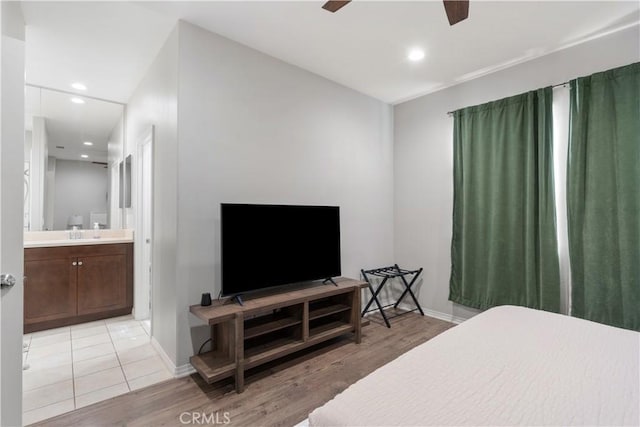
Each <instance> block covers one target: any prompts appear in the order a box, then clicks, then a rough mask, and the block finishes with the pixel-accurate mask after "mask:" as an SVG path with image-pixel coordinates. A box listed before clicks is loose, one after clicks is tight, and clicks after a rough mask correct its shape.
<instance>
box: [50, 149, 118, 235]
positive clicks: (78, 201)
mask: <svg viewBox="0 0 640 427" xmlns="http://www.w3.org/2000/svg"><path fill="white" fill-rule="evenodd" d="M55 171H56V172H55V195H54V202H53V212H54V213H53V229H54V230H65V229H66V228H67V222H68V219H69V216H71V215H76V214H77V215H82V217H83V219H84V229H85V230H86V229H90V228H91V227H92V225H91V224H90V222H89V214H90V213H91V212H107V191H108V188H109V185H108V184H109V179H108V177H107V169H106V168H105V167H104V166H103V165H95V164H93V163H91V162H83V161H79V160H60V159H58V160H56V166H55Z"/></svg>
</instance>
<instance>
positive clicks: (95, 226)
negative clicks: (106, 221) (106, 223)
mask: <svg viewBox="0 0 640 427" xmlns="http://www.w3.org/2000/svg"><path fill="white" fill-rule="evenodd" d="M93 238H94V239H99V238H100V224H99V223H97V222H94V223H93Z"/></svg>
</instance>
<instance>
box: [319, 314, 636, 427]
mask: <svg viewBox="0 0 640 427" xmlns="http://www.w3.org/2000/svg"><path fill="white" fill-rule="evenodd" d="M639 366H640V333H638V332H633V331H628V330H623V329H618V328H613V327H609V326H605V325H601V324H598V323H594V322H589V321H585V320H581V319H576V318H572V317H568V316H562V315H558V314H552V313H547V312H543V311H538V310H531V309H527V308H522V307H512V306H502V307H496V308H493V309H491V310H488V311H485V312H484V313H482V314H479V315H478V316H476V317H474V318H472V319H470V320H468V321H466V322H464V323H463V324H461V325H459V326H456V327H455V328H452V329H450V330H448V331H447V332H444V333H442V334H441V335H438V336H437V337H435V338H433V339H431V340H430V341H428V342H426V343H424V344H422V345H420V346H418V347H416V348H415V349H413V350H411V351H409V352H407V353H406V354H404V355H402V356H400V357H399V358H397V359H396V360H394V361H392V362H390V363H388V364H387V365H385V366H383V367H381V368H379V369H378V370H376V371H375V372H373V373H371V374H370V375H368V376H367V377H365V378H363V379H362V380H360V381H358V382H357V383H355V384H353V385H351V386H350V387H349V388H347V389H346V390H345V391H344V392H342V393H341V394H339V395H338V396H336V397H335V398H334V399H333V400H331V401H329V402H328V403H327V404H325V405H324V406H322V407H320V408H318V409H316V410H315V411H313V412H312V413H311V414H310V415H309V422H310V425H311V426H318V427H319V426H392V425H393V426H416V425H424V426H426V425H443V426H444V425H458V426H463V425H465V426H468V425H473V426H498V425H500V426H516V425H527V426H540V425H553V426H569V425H609V426H619V425H633V426H638V425H640V415H639V414H640V393H639V388H640V368H639Z"/></svg>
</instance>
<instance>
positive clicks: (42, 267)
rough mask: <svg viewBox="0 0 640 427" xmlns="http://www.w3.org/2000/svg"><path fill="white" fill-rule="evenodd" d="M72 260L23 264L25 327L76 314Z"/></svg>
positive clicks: (53, 259) (47, 260)
mask: <svg viewBox="0 0 640 427" xmlns="http://www.w3.org/2000/svg"><path fill="white" fill-rule="evenodd" d="M75 261H76V259H75V258H72V257H61V258H52V259H42V260H34V261H25V263H24V274H25V276H26V279H25V282H24V322H25V324H31V323H36V322H44V321H48V320H56V319H63V318H67V317H72V316H75V315H76V286H77V284H76V267H75V266H74V265H73V263H74V262H75Z"/></svg>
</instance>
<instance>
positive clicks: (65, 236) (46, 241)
mask: <svg viewBox="0 0 640 427" xmlns="http://www.w3.org/2000/svg"><path fill="white" fill-rule="evenodd" d="M83 233H84V234H85V235H86V236H87V238H83V239H69V232H68V231H64V230H62V231H27V232H25V233H24V247H25V248H46V247H56V246H82V245H108V244H115V243H133V230H131V229H125V230H100V231H99V234H100V237H99V238H97V239H95V238H93V236H94V233H95V232H94V231H93V230H84V231H83Z"/></svg>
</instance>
